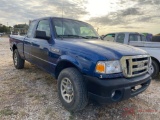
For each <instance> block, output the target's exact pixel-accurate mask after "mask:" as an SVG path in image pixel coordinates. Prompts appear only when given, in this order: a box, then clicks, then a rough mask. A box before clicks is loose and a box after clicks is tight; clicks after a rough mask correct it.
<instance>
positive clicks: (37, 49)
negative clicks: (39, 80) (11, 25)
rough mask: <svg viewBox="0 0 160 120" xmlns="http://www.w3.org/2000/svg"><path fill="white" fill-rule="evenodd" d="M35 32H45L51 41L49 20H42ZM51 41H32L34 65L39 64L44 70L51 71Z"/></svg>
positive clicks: (38, 39)
mask: <svg viewBox="0 0 160 120" xmlns="http://www.w3.org/2000/svg"><path fill="white" fill-rule="evenodd" d="M35 31H43V32H45V33H46V36H47V37H48V38H50V39H51V34H50V22H49V20H48V19H43V20H40V21H39V23H38V25H37V28H36V30H35ZM50 39H44V38H36V36H34V38H33V39H32V43H31V44H32V48H31V53H32V60H33V61H34V64H37V65H38V66H39V67H41V68H42V69H45V70H47V71H49V68H50V62H49V51H50V48H51V44H50V42H49V40H50Z"/></svg>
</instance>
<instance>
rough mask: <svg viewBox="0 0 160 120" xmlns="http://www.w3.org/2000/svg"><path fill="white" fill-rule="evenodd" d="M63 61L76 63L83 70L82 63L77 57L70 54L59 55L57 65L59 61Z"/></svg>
mask: <svg viewBox="0 0 160 120" xmlns="http://www.w3.org/2000/svg"><path fill="white" fill-rule="evenodd" d="M62 61H68V62H70V63H72V64H74V65H75V66H76V67H77V68H79V70H82V65H81V64H80V63H79V62H78V60H77V59H75V58H74V57H71V56H69V55H62V56H60V57H59V59H58V60H57V61H56V66H57V65H58V63H60V62H62Z"/></svg>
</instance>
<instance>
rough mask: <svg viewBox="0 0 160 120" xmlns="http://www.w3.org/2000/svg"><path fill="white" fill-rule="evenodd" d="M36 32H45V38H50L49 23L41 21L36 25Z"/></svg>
mask: <svg viewBox="0 0 160 120" xmlns="http://www.w3.org/2000/svg"><path fill="white" fill-rule="evenodd" d="M37 30H39V31H45V32H46V36H47V37H50V36H51V31H50V27H49V21H48V20H41V21H40V22H39V23H38V27H37Z"/></svg>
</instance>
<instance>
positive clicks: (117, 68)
mask: <svg viewBox="0 0 160 120" xmlns="http://www.w3.org/2000/svg"><path fill="white" fill-rule="evenodd" d="M96 72H97V73H103V74H112V73H120V72H122V69H121V65H120V62H119V61H118V60H115V61H99V62H98V63H97V65H96Z"/></svg>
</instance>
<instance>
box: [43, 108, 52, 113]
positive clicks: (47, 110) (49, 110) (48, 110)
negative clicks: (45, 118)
mask: <svg viewBox="0 0 160 120" xmlns="http://www.w3.org/2000/svg"><path fill="white" fill-rule="evenodd" d="M51 111H52V108H50V107H48V108H47V109H46V111H45V114H46V115H48V114H49V113H50V112H51Z"/></svg>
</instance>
